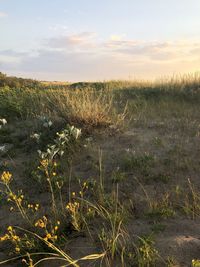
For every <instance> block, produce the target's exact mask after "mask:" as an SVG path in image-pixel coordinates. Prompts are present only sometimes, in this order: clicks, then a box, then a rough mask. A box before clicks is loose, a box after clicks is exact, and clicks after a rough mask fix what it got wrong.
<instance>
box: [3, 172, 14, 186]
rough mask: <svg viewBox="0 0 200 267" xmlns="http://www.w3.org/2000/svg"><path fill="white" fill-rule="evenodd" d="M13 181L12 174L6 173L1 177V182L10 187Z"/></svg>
mask: <svg viewBox="0 0 200 267" xmlns="http://www.w3.org/2000/svg"><path fill="white" fill-rule="evenodd" d="M11 179H12V174H11V173H10V172H6V171H4V172H3V173H2V175H1V182H2V183H4V184H5V185H8V184H9V183H10V181H11Z"/></svg>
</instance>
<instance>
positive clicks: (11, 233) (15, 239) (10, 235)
mask: <svg viewBox="0 0 200 267" xmlns="http://www.w3.org/2000/svg"><path fill="white" fill-rule="evenodd" d="M6 240H9V241H11V242H12V243H13V244H14V245H15V252H17V253H19V252H20V241H21V238H20V237H19V236H18V235H17V234H16V231H15V230H14V229H13V227H12V226H8V228H7V233H6V234H5V235H4V236H2V237H0V241H1V242H3V241H6Z"/></svg>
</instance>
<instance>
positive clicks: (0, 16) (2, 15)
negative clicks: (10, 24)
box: [0, 11, 8, 18]
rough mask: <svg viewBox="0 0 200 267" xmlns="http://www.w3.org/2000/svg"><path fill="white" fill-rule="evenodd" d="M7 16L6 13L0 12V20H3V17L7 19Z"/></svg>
mask: <svg viewBox="0 0 200 267" xmlns="http://www.w3.org/2000/svg"><path fill="white" fill-rule="evenodd" d="M7 16H8V14H7V13H5V12H1V11H0V18H5V17H7Z"/></svg>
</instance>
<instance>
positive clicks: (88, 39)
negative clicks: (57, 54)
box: [47, 32, 96, 49]
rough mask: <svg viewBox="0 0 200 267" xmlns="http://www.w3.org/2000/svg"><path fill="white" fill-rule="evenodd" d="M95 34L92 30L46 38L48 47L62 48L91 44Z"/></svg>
mask: <svg viewBox="0 0 200 267" xmlns="http://www.w3.org/2000/svg"><path fill="white" fill-rule="evenodd" d="M95 35H96V34H95V33H93V32H82V33H79V34H74V35H68V36H61V37H57V38H51V39H50V40H48V42H47V45H48V47H50V48H64V49H65V48H68V47H70V48H72V47H80V46H91V45H92V40H93V39H94V37H95Z"/></svg>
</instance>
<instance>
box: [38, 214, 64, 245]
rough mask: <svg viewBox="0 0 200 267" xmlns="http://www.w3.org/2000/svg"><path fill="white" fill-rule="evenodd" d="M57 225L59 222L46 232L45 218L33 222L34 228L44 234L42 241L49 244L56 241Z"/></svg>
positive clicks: (46, 221)
mask: <svg viewBox="0 0 200 267" xmlns="http://www.w3.org/2000/svg"><path fill="white" fill-rule="evenodd" d="M59 225H60V221H57V222H56V224H55V225H54V227H51V230H48V219H47V217H46V216H43V217H42V218H41V219H39V220H37V221H36V222H35V227H38V228H40V229H42V230H43V231H44V233H45V236H44V237H43V240H44V241H51V242H55V241H56V240H57V239H58V236H57V231H58V229H59Z"/></svg>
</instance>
